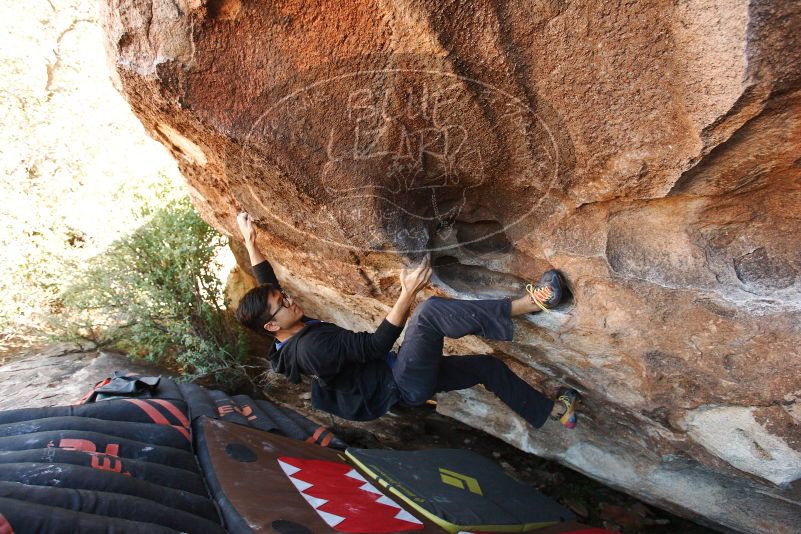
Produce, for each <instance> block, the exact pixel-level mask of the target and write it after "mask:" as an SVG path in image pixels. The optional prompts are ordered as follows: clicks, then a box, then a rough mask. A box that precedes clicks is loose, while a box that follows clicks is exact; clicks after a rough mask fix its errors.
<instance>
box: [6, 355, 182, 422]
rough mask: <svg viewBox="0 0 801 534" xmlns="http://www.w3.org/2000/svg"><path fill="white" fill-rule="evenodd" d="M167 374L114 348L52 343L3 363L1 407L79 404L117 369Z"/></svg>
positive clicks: (150, 374)
mask: <svg viewBox="0 0 801 534" xmlns="http://www.w3.org/2000/svg"><path fill="white" fill-rule="evenodd" d="M123 370H124V371H129V372H131V373H138V374H142V375H145V376H159V375H166V374H167V373H165V372H164V370H162V369H160V368H159V367H157V366H156V365H153V364H150V363H148V362H143V361H141V360H140V361H134V360H129V359H128V358H127V357H125V356H124V355H122V354H117V353H114V352H104V351H100V352H96V351H91V350H85V349H82V348H81V347H78V346H77V345H74V344H71V343H60V344H56V345H51V346H49V347H46V348H44V349H41V350H38V351H33V352H31V353H30V354H26V355H24V356H22V357H20V358H18V359H14V360H13V361H12V362H11V363H7V364H5V365H2V366H0V384H3V396H2V398H0V410H15V409H17V408H41V407H44V406H63V405H66V404H78V401H79V400H80V399H81V397H83V396H84V395H85V394H86V393H87V392H88V391H89V390H91V389H92V387H93V386H94V385H95V384H96V383H98V382H100V381H101V380H103V379H105V378H108V377H109V376H112V375H113V374H114V371H123Z"/></svg>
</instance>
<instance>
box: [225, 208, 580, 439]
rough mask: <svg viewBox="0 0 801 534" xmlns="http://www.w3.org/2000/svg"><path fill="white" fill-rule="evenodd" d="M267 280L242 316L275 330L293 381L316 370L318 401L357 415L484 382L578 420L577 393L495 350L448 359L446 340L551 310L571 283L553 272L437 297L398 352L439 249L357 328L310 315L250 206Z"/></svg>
mask: <svg viewBox="0 0 801 534" xmlns="http://www.w3.org/2000/svg"><path fill="white" fill-rule="evenodd" d="M237 223H238V224H239V229H240V231H241V232H242V236H243V237H244V239H245V244H246V246H247V249H248V254H249V256H250V262H251V265H252V266H253V274H254V275H255V277H256V280H257V281H258V282H259V284H260V285H259V287H256V288H254V289H251V290H250V291H249V292H248V293H247V294H246V295H245V296H244V297H243V298H242V300H241V301H240V303H239V306H238V308H237V310H236V318H237V320H238V321H239V322H240V323H242V324H243V325H245V326H247V327H248V328H251V329H253V330H255V331H257V332H266V333H267V334H268V335H269V336H271V337H272V338H273V343H272V346H271V351H270V360H271V364H272V367H273V369H274V370H275V371H277V372H279V373H282V374H284V375H286V376H287V378H288V379H289V381H290V382H292V383H295V384H298V383H300V377H301V375H306V376H308V377H310V378H312V380H313V382H312V405H313V406H314V407H315V408H317V409H320V410H325V411H327V412H329V413H332V414H334V415H337V416H339V417H342V418H344V419H350V420H354V421H368V420H371V419H375V418H377V417H380V416H382V415H384V414H385V413H386V412H387V411H389V409H390V408H392V406H394V405H395V404H398V403H402V404H405V405H410V406H414V405H419V404H423V403H424V402H425V401H426V400H427V399H429V398H431V397H432V396H433V395H434V394H435V393H438V392H443V391H453V390H458V389H465V388H469V387H472V386H475V385H476V384H483V385H484V387H486V388H487V389H488V390H489V391H491V392H493V393H494V394H495V395H497V396H498V398H500V399H501V400H502V401H503V402H504V403H506V404H507V405H508V406H509V407H510V408H512V409H513V410H514V411H515V412H517V413H518V414H519V415H520V416H522V417H523V418H524V419H525V420H526V421H528V422H529V423H530V424H531V425H532V426H533V427H535V428H539V427H541V426H542V425H543V424H544V423H545V421H546V420H547V419H548V417H549V415H550V416H551V418H552V419H554V420H558V421H560V422H561V423H562V424H563V425H564V426H565V427H567V428H573V427H575V426H576V412H575V407H576V404H577V400H578V394H577V392H576V391H575V390H573V389H564V390H562V391H560V393H559V395H558V398H557V401H556V402H554V401H553V400H551V399H549V398H547V397H546V396H544V395H543V394H542V393H540V392H538V391H537V390H535V389H534V388H532V387H531V386H530V385H528V384H527V383H526V382H525V381H523V380H522V379H520V378H519V377H518V376H517V375H515V374H514V373H513V372H512V371H511V370H510V369H509V368H508V367H507V366H506V365H505V364H504V363H503V362H502V361H501V360H499V359H497V358H494V357H492V356H486V355H481V356H450V357H443V356H442V349H443V341H444V338H446V337H450V338H460V337H462V336H466V335H470V334H474V335H480V336H482V337H485V338H487V339H498V340H506V341H509V340H511V339H512V331H513V325H512V320H511V318H512V317H514V316H516V315H521V314H524V313H535V312H539V311H541V310H547V309H548V308H552V307H553V306H555V305H556V304H558V303H559V300H560V299H561V297H562V282H561V279H560V276H559V274H558V273H557V272H556V271H553V270H552V271H548V272H546V273H545V274H544V275H543V276H542V278H541V279H540V282H539V283H538V284H537V285H535V286H531V285H530V286H529V287H527V290H528V293H529V294H528V295H526V296H523V297H520V298H518V299H516V300H509V299H499V300H458V299H444V298H439V297H432V298H429V299H427V300H425V301H424V302H422V303H421V304H419V305H418V306H417V308H416V309H415V311H414V313H413V314H412V317H411V319H410V320H409V325H408V328H407V329H406V336H405V338H404V340H403V343H402V344H401V347H400V350H398V352H397V354H395V353H394V352H392V351H391V349H392V346H393V344H394V343H395V341H396V340H397V339H398V336H399V335H400V333H401V332H402V331H403V326H404V323H405V322H406V316H407V314H408V312H409V309H410V308H411V305H412V303H413V302H414V299H415V296H416V295H417V293H418V292H419V291H420V290H421V289H423V288H424V287H425V286H426V285H427V284H428V282H429V279H430V277H431V265H430V257H427V258H426V259H425V260H423V262H422V263H421V264H420V265H419V266H418V267H416V268H414V269H403V270H402V271H401V274H400V283H401V294H400V296H399V297H398V300H397V302H395V305H394V306H393V307H392V310H391V311H390V312H389V314H388V315H387V317H386V319H384V320H383V321H382V322H381V324H380V325H379V326H378V328H377V329H376V330H375V332H373V333H368V332H352V331H350V330H346V329H344V328H341V327H339V326H337V325H335V324H331V323H326V322H323V321H320V320H317V319H311V318H308V317H306V316H304V314H303V308H301V307H300V306H299V305H298V303H297V302H295V300H294V299H292V297H290V296H289V295H288V294H287V292H286V291H284V289H282V288H281V285H280V283H279V282H278V279H277V278H276V276H275V273H274V272H273V269H272V267H271V266H270V263H269V262H268V261H267V260H266V259H265V258H264V256H263V255H262V254H261V252H260V251H259V249H258V248H257V246H256V228H255V226H254V224H253V220H252V219H251V217H250V215H248V214H247V213H241V214H239V216H238V218H237Z"/></svg>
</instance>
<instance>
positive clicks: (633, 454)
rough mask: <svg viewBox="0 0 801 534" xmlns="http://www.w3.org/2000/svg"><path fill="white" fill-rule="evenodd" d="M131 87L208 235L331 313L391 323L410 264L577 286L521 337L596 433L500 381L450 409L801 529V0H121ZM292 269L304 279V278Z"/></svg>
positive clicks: (648, 482)
mask: <svg viewBox="0 0 801 534" xmlns="http://www.w3.org/2000/svg"><path fill="white" fill-rule="evenodd" d="M102 18H103V20H104V24H105V27H106V33H107V37H108V42H109V50H110V57H111V59H112V61H113V63H114V66H115V69H114V72H115V77H116V78H117V80H116V81H117V83H118V84H119V87H120V89H121V91H122V92H123V94H124V95H125V97H126V98H127V99H128V101H129V102H130V104H131V106H132V108H133V110H134V111H135V113H136V114H137V115H138V117H139V118H140V119H141V121H142V122H143V124H144V125H145V127H146V129H147V130H148V131H149V132H150V134H151V135H152V136H153V137H155V138H156V139H158V140H159V141H161V142H162V143H163V144H164V145H165V146H167V147H168V148H169V149H170V150H171V152H172V153H173V154H174V156H175V157H176V159H177V160H178V161H179V165H180V167H181V170H182V172H183V174H184V176H185V177H186V179H187V182H188V184H189V186H190V188H191V190H192V194H193V197H194V200H195V202H196V204H197V206H198V208H199V209H200V210H201V212H202V214H203V216H204V218H205V219H206V220H208V221H209V222H210V223H211V224H213V225H214V226H215V227H216V228H218V229H219V230H221V231H223V232H225V233H228V234H230V235H234V232H235V230H236V225H235V220H234V218H235V215H236V213H237V211H238V210H240V209H246V210H248V211H249V212H250V213H251V214H252V215H253V216H254V217H255V218H256V220H257V222H258V226H259V227H260V228H261V230H262V232H261V234H260V241H259V244H260V246H261V247H262V248H263V250H264V251H265V252H266V254H267V256H268V257H269V258H270V259H271V260H272V261H273V262H274V264H275V265H276V269H277V271H278V273H279V276H283V279H284V280H287V285H288V286H289V288H290V290H292V291H293V294H297V295H299V296H300V297H301V298H302V300H303V304H304V306H305V308H306V309H307V310H308V312H309V313H310V314H316V315H317V316H319V317H321V318H323V319H326V320H333V321H336V322H338V323H339V324H342V325H343V326H348V327H352V328H371V327H373V326H374V325H375V324H377V322H378V321H379V320H380V319H381V317H382V315H383V314H385V313H386V311H387V309H388V306H389V305H391V303H392V301H393V299H394V297H395V296H396V294H397V292H398V284H397V281H396V280H397V268H398V267H399V266H400V265H401V264H402V261H403V259H404V258H415V257H418V256H419V255H420V254H421V253H422V252H423V251H426V250H431V251H433V255H434V261H435V266H436V269H435V271H436V277H435V278H436V279H435V284H434V285H435V287H434V289H433V290H432V291H433V292H435V293H437V294H444V295H451V296H458V297H466V296H479V297H481V296H484V297H499V296H509V295H513V294H520V293H521V291H522V287H523V285H524V283H525V281H527V280H531V279H535V278H536V277H538V275H539V273H540V272H541V271H542V270H543V269H545V268H547V267H550V266H553V267H556V268H558V269H560V270H561V271H562V272H563V273H564V274H565V275H566V277H567V280H568V282H569V284H570V290H571V295H570V296H569V298H568V300H567V302H566V303H565V304H564V305H563V306H562V307H560V309H557V310H556V311H555V312H554V313H551V314H538V315H535V316H531V317H529V318H525V319H521V320H518V321H517V322H516V338H515V341H514V342H509V343H496V342H484V341H480V340H477V339H468V340H462V341H461V342H459V343H454V344H453V345H452V346H451V347H450V351H451V352H452V353H465V352H467V351H469V352H494V353H495V354H497V355H498V356H499V357H502V358H504V359H506V360H507V361H508V362H510V364H511V365H512V366H513V367H514V368H515V369H516V370H517V371H518V372H519V373H520V374H521V376H524V377H525V378H526V379H527V380H529V381H530V382H531V383H533V384H537V385H539V386H540V387H542V388H544V389H547V390H553V388H555V387H556V386H557V384H560V383H567V384H571V385H573V386H574V387H577V388H578V389H580V390H581V391H582V393H583V395H584V398H585V400H586V405H587V406H586V410H585V415H584V416H583V417H582V418H581V422H580V427H579V430H578V431H576V432H574V433H572V434H567V433H565V432H562V431H561V430H560V429H558V428H549V427H546V428H544V429H543V430H542V431H540V432H533V431H531V429H530V428H526V427H525V426H524V425H523V424H522V423H521V422H520V421H519V420H518V419H517V418H515V417H514V416H513V415H512V414H510V412H509V411H508V410H506V409H505V408H504V407H503V406H501V405H500V404H499V403H498V402H496V401H495V400H494V399H492V398H490V397H489V396H487V395H486V394H485V393H484V392H482V391H469V392H465V393H454V394H450V395H448V396H445V397H443V398H441V399H440V410H442V411H443V413H447V414H451V415H453V416H454V417H457V418H459V419H461V420H463V421H466V422H468V423H469V424H472V425H475V426H480V427H482V428H488V429H491V431H492V432H493V433H495V434H496V435H498V436H501V437H502V438H503V439H505V440H507V441H509V442H510V443H513V444H515V445H517V446H518V447H520V448H522V449H524V450H528V451H532V452H535V453H537V454H542V455H545V456H548V457H552V458H556V459H559V460H560V461H562V462H564V463H566V464H568V465H571V466H573V467H575V468H576V469H579V470H581V471H583V472H585V473H588V474H590V475H592V476H594V477H597V478H599V479H602V480H604V481H605V482H607V483H609V484H611V485H613V486H617V487H619V488H623V489H625V490H627V491H630V492H634V493H637V494H638V495H640V496H641V497H642V498H645V499H647V500H649V501H651V502H655V503H658V504H660V505H662V506H666V507H669V508H672V509H674V510H676V511H678V512H680V513H685V514H687V515H690V516H694V517H699V516H700V517H702V518H706V520H707V521H710V522H714V523H716V524H719V525H725V526H727V527H730V528H734V529H738V530H744V531H760V532H797V531H798V530H797V529H798V524H799V522H798V515H799V511H801V497H800V495H801V493H800V492H801V486H800V485H799V484H801V483H800V482H799V476H801V469H800V468H799V466H801V430H799V428H800V427H799V419H800V418H801V416H800V415H799V414H800V411H801V408H799V402H800V401H799V397H801V359H799V355H798V347H799V346H801V326H799V324H800V323H799V318H801V252H799V251H801V237H800V236H801V234H799V221H801V159H799V155H800V154H801V120H799V112H800V111H801V91H799V89H800V88H801V33H799V32H798V31H797V29H798V28H799V27H801V7H799V5H798V3H797V2H792V1H790V0H779V1H775V2H767V1H761V0H753V1H746V0H721V1H716V2H700V1H695V0H689V1H683V2H679V3H673V4H665V3H663V2H655V1H647V0H646V1H643V2H638V3H633V4H632V3H627V4H610V3H606V2H590V1H577V2H571V3H564V2H556V1H551V0H530V1H528V0H527V1H523V2H489V1H483V0H475V1H473V2H469V3H454V2H445V3H442V2H436V1H430V0H420V1H417V2H395V3H386V2H362V1H357V2H349V3H341V2H336V3H334V2H322V3H319V2H318V3H302V2H279V3H274V2H270V3H258V2H242V1H240V0H177V1H167V0H117V1H114V2H110V1H109V2H106V3H105V4H104V6H103V13H102ZM290 273H291V275H290Z"/></svg>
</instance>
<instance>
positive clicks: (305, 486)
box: [289, 477, 314, 493]
mask: <svg viewBox="0 0 801 534" xmlns="http://www.w3.org/2000/svg"><path fill="white" fill-rule="evenodd" d="M289 480H291V481H292V483H293V484H294V485H295V487H296V488H298V491H299V492H301V493H303V491H304V490H307V489H309V488H310V487H312V486H313V485H314V484H309V483H308V482H306V481H305V480H299V479H297V478H292V477H289Z"/></svg>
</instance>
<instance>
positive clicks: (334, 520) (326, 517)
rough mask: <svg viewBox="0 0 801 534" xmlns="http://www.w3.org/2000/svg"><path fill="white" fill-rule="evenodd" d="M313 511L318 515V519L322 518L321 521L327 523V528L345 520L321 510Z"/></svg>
mask: <svg viewBox="0 0 801 534" xmlns="http://www.w3.org/2000/svg"><path fill="white" fill-rule="evenodd" d="M315 511H316V512H317V513H318V514H320V517H322V518H323V521H325V522H326V523H328V526H329V527H335V526H337V525H338V524H340V523H342V522H343V521H344V520H345V518H344V517H342V516H339V515H336V514H329V513H328V512H323V511H322V510H317V509H316V508H315Z"/></svg>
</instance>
